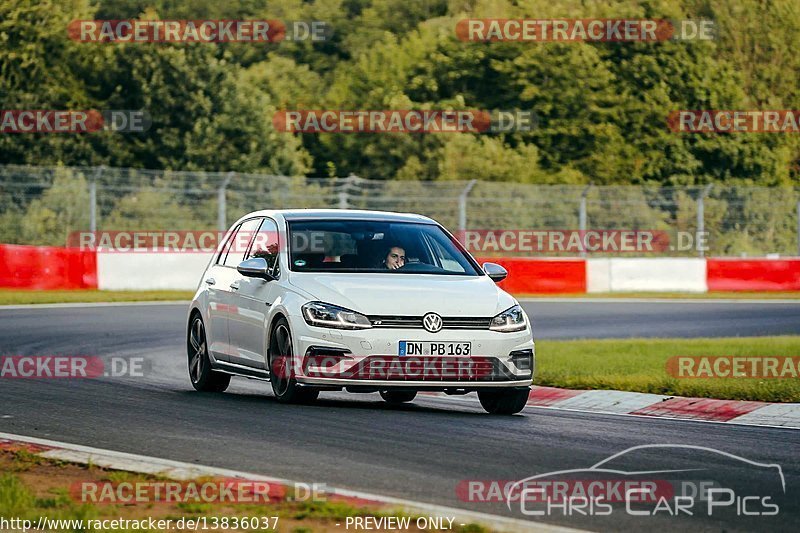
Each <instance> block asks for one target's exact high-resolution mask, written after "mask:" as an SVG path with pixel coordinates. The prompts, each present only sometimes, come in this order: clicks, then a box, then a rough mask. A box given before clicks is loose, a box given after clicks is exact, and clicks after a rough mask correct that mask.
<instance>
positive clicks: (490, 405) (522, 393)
mask: <svg viewBox="0 0 800 533" xmlns="http://www.w3.org/2000/svg"><path fill="white" fill-rule="evenodd" d="M530 392H531V390H530V389H529V388H525V389H508V390H486V391H478V399H479V400H480V401H481V406H483V408H484V409H486V412H487V413H490V414H493V415H514V414H517V413H519V412H520V411H522V410H523V409H524V408H525V405H526V404H527V403H528V395H529V394H530Z"/></svg>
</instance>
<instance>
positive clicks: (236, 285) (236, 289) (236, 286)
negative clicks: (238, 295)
mask: <svg viewBox="0 0 800 533" xmlns="http://www.w3.org/2000/svg"><path fill="white" fill-rule="evenodd" d="M229 287H230V288H231V289H233V290H235V291H238V290H239V282H238V281H234V282H233V283H231V284H230V285H229Z"/></svg>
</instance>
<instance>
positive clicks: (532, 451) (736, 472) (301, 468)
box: [0, 301, 800, 531]
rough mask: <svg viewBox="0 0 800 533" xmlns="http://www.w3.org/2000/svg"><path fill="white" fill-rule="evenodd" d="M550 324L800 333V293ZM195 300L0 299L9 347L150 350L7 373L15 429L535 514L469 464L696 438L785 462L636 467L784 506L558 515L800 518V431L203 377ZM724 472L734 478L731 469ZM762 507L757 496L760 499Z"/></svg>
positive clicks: (637, 522) (547, 315)
mask: <svg viewBox="0 0 800 533" xmlns="http://www.w3.org/2000/svg"><path fill="white" fill-rule="evenodd" d="M525 305H526V307H527V308H528V311H529V312H530V313H531V314H532V315H533V316H534V317H535V321H536V322H535V323H536V326H535V327H536V334H537V337H539V338H579V337H609V336H618V337H630V336H686V337H698V336H736V335H776V334H797V333H798V331H800V303H798V304H777V303H775V304H762V303H668V304H661V303H635V304H632V303H625V302H623V303H607V302H596V303H591V304H587V303H584V302H549V301H543V302H534V303H526V304H525ZM184 317H185V308H184V307H183V306H179V305H154V306H118V307H116V306H115V307H85V308H75V307H67V308H42V309H0V355H47V354H65V355H99V356H102V357H104V358H108V357H112V356H117V357H143V358H145V360H146V361H147V362H148V364H147V365H146V372H145V375H144V377H127V378H104V379H96V380H55V379H54V380H36V381H32V380H15V379H5V380H3V381H2V382H0V431H2V432H7V433H17V434H22V435H29V436H35V437H41V438H46V439H53V440H60V441H66V442H72V443H77V444H84V445H89V446H94V447H98V448H107V449H112V450H118V451H124V452H131V453H137V454H143V455H151V456H155V457H162V458H168V459H174V460H180V461H187V462H196V463H202V464H207V465H211V466H218V467H224V468H231V469H236V470H242V471H249V472H256V473H261V474H266V475H273V476H278V477H282V478H288V479H294V480H297V481H301V482H307V483H312V482H316V483H327V484H329V485H333V486H339V487H343V488H349V489H355V490H362V491H367V492H372V493H378V494H384V495H387V496H394V497H398V498H404V499H409V500H418V501H423V502H428V503H438V504H443V505H448V506H453V507H463V508H467V509H471V510H475V511H479V512H487V513H497V514H505V515H509V516H514V517H517V518H524V517H523V516H522V514H521V513H520V511H519V507H518V506H516V507H514V506H512V510H511V511H509V510H507V509H506V508H505V507H504V506H503V505H502V504H492V503H476V502H465V501H462V500H461V499H460V498H459V497H458V496H457V493H456V487H457V486H458V485H459V483H460V482H462V481H464V480H503V481H506V480H519V479H522V478H525V477H528V476H531V475H535V474H543V473H546V472H552V471H559V470H564V469H574V468H586V467H589V466H591V465H593V464H595V463H597V462H599V461H601V460H603V459H605V458H607V457H609V456H610V455H611V454H614V453H617V452H621V451H623V450H626V449H627V448H630V447H632V446H639V445H652V444H683V445H693V446H703V447H709V448H714V449H718V450H721V451H724V452H727V453H730V454H734V455H736V456H739V457H742V458H745V459H747V460H750V461H756V462H759V463H765V464H777V465H780V466H781V468H782V471H783V475H784V476H785V486H786V492H785V494H783V493H782V492H781V491H777V490H776V486H775V479H774V475H772V474H770V475H767V474H765V473H764V471H762V470H759V469H758V468H754V467H753V466H752V465H749V464H747V463H745V462H742V461H731V460H723V459H721V458H719V457H717V456H709V454H707V453H701V452H687V451H685V450H683V451H679V450H640V451H638V452H636V453H633V454H631V455H630V456H628V457H629V459H628V460H627V462H626V463H625V470H626V471H629V472H630V471H638V472H641V471H654V470H664V469H669V470H675V469H681V470H686V469H689V470H691V471H692V472H696V473H697V474H696V477H695V478H694V479H697V480H708V479H713V480H717V481H718V482H720V483H723V484H724V486H735V487H744V488H743V489H741V490H744V491H746V494H744V495H748V496H749V495H760V496H772V497H773V499H775V501H777V502H779V504H780V512H779V513H778V515H777V516H774V517H764V516H756V517H749V518H746V517H742V516H736V513H735V511H733V512H731V511H725V510H719V511H717V510H715V512H714V514H713V515H712V516H711V517H709V516H708V514H707V512H706V508H705V507H703V506H700V507H698V508H697V509H695V513H694V514H693V515H692V516H688V515H685V514H684V515H681V516H671V515H669V514H666V513H665V512H662V513H660V514H659V516H656V517H638V516H632V515H630V514H629V513H627V512H626V510H625V508H624V506H622V507H615V508H614V511H613V513H612V514H611V516H582V515H581V514H579V513H574V512H573V513H572V514H571V515H570V516H564V512H563V511H560V510H558V509H556V510H554V511H553V512H552V513H551V515H550V516H547V517H543V518H539V517H537V518H536V519H537V520H542V521H544V522H547V523H553V524H558V525H566V526H571V527H577V528H582V529H589V530H597V531H606V530H615V531H617V530H625V531H634V530H641V529H643V528H647V529H649V530H650V531H674V530H676V529H677V530H687V529H692V530H697V531H719V530H723V529H724V530H728V531H736V530H740V531H754V530H759V531H767V530H770V531H780V530H785V531H790V530H796V524H797V523H798V521H799V520H800V498H798V497H797V495H798V492H797V491H798V490H800V453H798V452H800V432H798V431H797V430H788V429H778V428H759V427H748V426H737V425H727V424H711V423H702V422H692V421H676V420H659V419H647V418H641V417H630V416H614V415H598V414H589V413H580V412H568V411H557V410H547V409H541V408H528V409H526V410H525V411H524V412H523V413H522V414H521V415H518V416H514V417H492V416H489V415H486V414H484V413H483V411H482V409H481V408H480V406H479V405H478V404H477V402H476V401H474V400H473V399H471V397H467V398H453V399H451V398H436V397H420V398H418V400H417V401H415V403H414V404H412V405H409V406H403V407H398V408H394V407H389V406H387V405H385V404H384V403H383V402H381V401H380V399H379V397H378V396H377V395H376V394H366V395H347V394H344V393H323V395H322V396H321V399H320V401H319V402H317V404H315V405H310V406H285V405H281V404H278V403H277V402H275V401H274V399H273V398H272V395H271V393H270V392H269V387H268V385H267V384H265V383H262V382H258V381H250V380H244V379H237V380H235V381H234V383H233V384H232V386H231V388H230V389H229V392H228V393H226V394H220V395H211V394H198V393H195V392H193V390H192V389H191V386H190V384H189V382H188V378H187V377H186V362H185V359H186V358H185V355H184V354H185V351H184V347H183V328H184V324H183V321H184ZM720 479H724V481H719V480H720ZM751 510H752V507H751Z"/></svg>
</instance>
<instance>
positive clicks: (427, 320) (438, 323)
mask: <svg viewBox="0 0 800 533" xmlns="http://www.w3.org/2000/svg"><path fill="white" fill-rule="evenodd" d="M422 327H424V328H425V329H426V330H428V331H430V332H431V333H436V332H437V331H439V330H440V329H442V317H440V316H439V315H437V314H436V313H428V314H427V315H425V316H424V317H422Z"/></svg>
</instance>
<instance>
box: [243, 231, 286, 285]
mask: <svg viewBox="0 0 800 533" xmlns="http://www.w3.org/2000/svg"><path fill="white" fill-rule="evenodd" d="M279 251H280V247H279V243H278V226H277V225H276V224H275V221H274V220H271V219H269V218H265V219H264V222H263V223H262V224H261V227H260V228H259V229H258V233H256V236H255V239H253V244H252V245H251V246H250V251H249V252H248V254H247V259H250V258H252V257H263V258H264V259H266V260H267V264H269V269H270V272H271V273H272V275H273V276H275V277H278V276H279V275H280V267H279V262H278V252H279Z"/></svg>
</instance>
